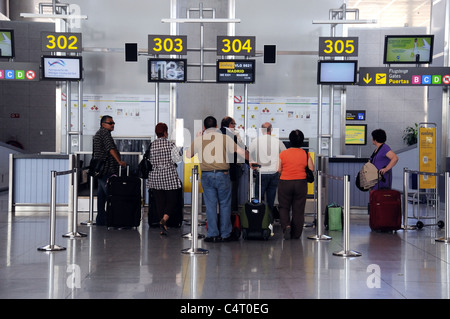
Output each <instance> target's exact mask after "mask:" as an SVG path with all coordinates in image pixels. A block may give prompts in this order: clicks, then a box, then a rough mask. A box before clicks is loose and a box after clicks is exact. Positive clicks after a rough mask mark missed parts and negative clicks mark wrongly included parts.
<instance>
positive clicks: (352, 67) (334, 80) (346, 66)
mask: <svg viewBox="0 0 450 319" xmlns="http://www.w3.org/2000/svg"><path fill="white" fill-rule="evenodd" d="M356 74H357V61H348V60H330V61H324V60H322V61H319V64H318V67H317V84H328V85H339V84H340V85H347V84H355V83H356Z"/></svg>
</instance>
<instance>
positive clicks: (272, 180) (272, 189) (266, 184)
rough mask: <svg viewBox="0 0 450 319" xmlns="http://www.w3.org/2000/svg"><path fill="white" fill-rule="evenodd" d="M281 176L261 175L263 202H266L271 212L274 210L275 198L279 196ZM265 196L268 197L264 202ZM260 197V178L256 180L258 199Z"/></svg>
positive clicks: (275, 174)
mask: <svg viewBox="0 0 450 319" xmlns="http://www.w3.org/2000/svg"><path fill="white" fill-rule="evenodd" d="M279 180H280V174H279V173H274V174H262V175H261V194H262V195H261V200H263V201H265V202H266V204H267V206H269V208H270V211H272V210H273V206H274V203H275V196H276V195H277V189H278V181H279ZM264 194H265V195H266V197H265V200H264ZM258 196H259V178H257V179H256V197H258Z"/></svg>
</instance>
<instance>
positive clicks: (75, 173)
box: [62, 168, 87, 238]
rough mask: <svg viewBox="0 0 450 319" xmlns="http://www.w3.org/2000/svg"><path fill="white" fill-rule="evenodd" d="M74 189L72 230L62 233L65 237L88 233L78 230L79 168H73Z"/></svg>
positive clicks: (79, 236)
mask: <svg viewBox="0 0 450 319" xmlns="http://www.w3.org/2000/svg"><path fill="white" fill-rule="evenodd" d="M72 190H73V215H72V231H70V232H68V233H67V234H64V235H62V236H63V237H65V238H83V237H86V236H87V234H85V233H81V232H79V231H78V170H77V169H76V168H74V169H73V170H72Z"/></svg>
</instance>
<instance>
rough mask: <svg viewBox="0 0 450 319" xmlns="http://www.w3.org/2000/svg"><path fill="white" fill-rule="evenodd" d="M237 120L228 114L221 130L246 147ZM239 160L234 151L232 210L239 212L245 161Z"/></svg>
mask: <svg viewBox="0 0 450 319" xmlns="http://www.w3.org/2000/svg"><path fill="white" fill-rule="evenodd" d="M235 127H236V122H235V121H234V119H233V118H232V117H229V116H226V117H224V118H223V119H222V122H221V127H220V131H221V132H222V133H223V134H228V135H229V136H230V137H231V138H233V140H234V142H235V143H236V144H237V145H239V146H240V147H241V148H245V145H244V143H242V139H241V136H240V134H239V131H237V130H236V129H235ZM241 162H242V163H240V162H239V160H238V154H237V153H236V152H235V153H234V158H233V162H232V163H230V180H231V211H233V212H237V211H238V210H239V181H240V179H241V177H242V175H243V169H244V168H243V166H244V163H243V161H241Z"/></svg>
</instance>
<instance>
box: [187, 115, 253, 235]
mask: <svg viewBox="0 0 450 319" xmlns="http://www.w3.org/2000/svg"><path fill="white" fill-rule="evenodd" d="M203 127H204V131H203V133H202V135H200V136H197V137H196V138H195V139H194V141H193V142H192V144H191V146H190V148H189V149H188V151H187V153H186V156H187V157H188V158H192V157H193V156H194V155H195V154H198V157H199V163H200V169H201V183H202V188H203V199H204V201H205V205H206V219H207V221H208V231H207V237H206V238H205V239H204V240H205V241H206V242H221V241H234V240H238V238H236V237H235V236H234V235H233V232H232V225H231V180H230V174H229V168H230V164H229V163H230V162H232V161H233V156H234V152H237V154H238V155H239V156H242V157H243V158H245V159H247V160H248V152H247V151H245V150H244V149H243V148H241V147H239V146H238V145H237V144H236V143H235V142H234V141H233V139H232V138H231V137H230V136H228V135H226V134H222V132H221V131H220V130H219V129H218V128H217V120H216V118H215V117H213V116H208V117H206V118H205V119H204V121H203ZM217 204H219V218H220V220H219V221H218V220H217V217H218V214H217ZM218 222H219V223H218Z"/></svg>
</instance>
